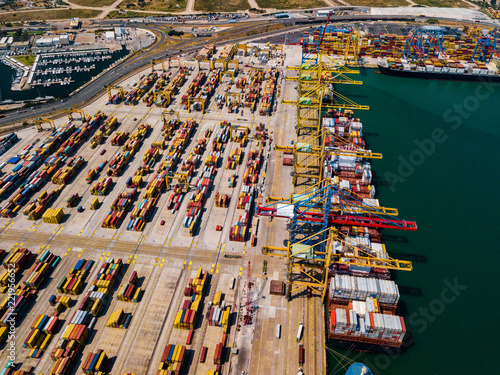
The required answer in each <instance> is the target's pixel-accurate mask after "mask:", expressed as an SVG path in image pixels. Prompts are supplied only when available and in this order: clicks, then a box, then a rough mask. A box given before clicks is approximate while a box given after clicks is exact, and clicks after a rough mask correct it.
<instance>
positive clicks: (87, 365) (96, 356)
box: [82, 349, 108, 375]
mask: <svg viewBox="0 0 500 375" xmlns="http://www.w3.org/2000/svg"><path fill="white" fill-rule="evenodd" d="M107 359H108V357H107V356H106V353H105V352H104V351H103V350H101V349H98V350H97V352H96V353H92V352H89V353H88V354H87V358H86V359H85V361H83V365H82V370H83V372H84V373H85V374H87V375H98V374H103V373H105V372H107V371H106V370H107Z"/></svg>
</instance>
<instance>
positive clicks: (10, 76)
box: [0, 48, 129, 101]
mask: <svg viewBox="0 0 500 375" xmlns="http://www.w3.org/2000/svg"><path fill="white" fill-rule="evenodd" d="M75 53H76V52H75ZM128 53H129V51H127V50H126V49H125V48H124V49H123V50H120V51H115V52H112V53H111V54H110V56H111V58H110V59H106V60H99V61H97V60H96V61H88V62H87V61H86V62H79V63H76V62H70V63H68V64H66V63H62V64H57V65H55V64H54V65H50V66H49V67H51V68H60V69H63V68H64V69H66V68H68V67H71V68H76V67H77V66H81V67H84V66H88V67H90V66H92V65H95V67H94V68H93V69H91V70H88V71H83V69H82V71H76V70H75V69H73V70H72V71H71V73H66V72H64V73H62V74H52V73H47V74H46V75H39V76H36V78H39V79H41V80H42V81H43V80H48V79H52V80H53V79H64V78H67V79H69V78H70V79H71V81H72V82H71V83H69V84H64V85H61V84H60V83H54V84H52V85H50V86H43V84H41V85H36V86H33V88H31V89H29V90H23V91H13V90H12V89H11V84H12V81H13V80H14V78H15V77H16V73H17V72H16V70H15V69H13V68H11V67H9V66H7V65H5V64H3V63H0V76H1V77H2V78H3V79H2V80H0V101H3V100H7V99H11V100H14V101H20V100H30V99H35V98H38V97H45V96H53V97H55V98H60V97H63V96H66V95H68V94H70V93H72V92H73V91H75V90H76V89H77V88H78V87H80V86H81V85H83V84H84V83H86V82H88V81H89V80H90V79H92V77H94V76H97V75H98V74H99V73H101V72H102V71H103V70H104V69H106V68H108V67H109V66H110V65H111V64H113V63H114V62H115V61H117V60H118V59H120V58H122V57H124V56H126V55H127V54H128ZM66 56H67V57H63V59H64V58H69V56H68V55H66ZM89 57H91V56H90V55H89ZM56 58H60V57H57V56H54V57H53V59H56ZM46 68H48V67H45V66H42V67H40V68H39V69H46Z"/></svg>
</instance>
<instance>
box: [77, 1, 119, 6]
mask: <svg viewBox="0 0 500 375" xmlns="http://www.w3.org/2000/svg"><path fill="white" fill-rule="evenodd" d="M70 1H71V2H72V3H74V4H78V5H83V6H86V7H105V6H108V5H111V4H113V3H114V2H115V0H70Z"/></svg>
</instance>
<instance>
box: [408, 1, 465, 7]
mask: <svg viewBox="0 0 500 375" xmlns="http://www.w3.org/2000/svg"><path fill="white" fill-rule="evenodd" d="M414 2H415V3H417V4H418V5H426V6H429V7H447V8H448V7H451V8H457V7H458V8H469V4H467V3H464V2H462V1H460V0H414Z"/></svg>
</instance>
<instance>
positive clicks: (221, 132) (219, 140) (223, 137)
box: [212, 121, 231, 151]
mask: <svg viewBox="0 0 500 375" xmlns="http://www.w3.org/2000/svg"><path fill="white" fill-rule="evenodd" d="M230 126H231V124H230V123H229V122H227V121H221V123H220V129H218V130H217V133H215V137H214V140H213V141H212V147H213V151H223V149H224V145H225V144H226V143H227V142H228V140H229V136H230Z"/></svg>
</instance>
